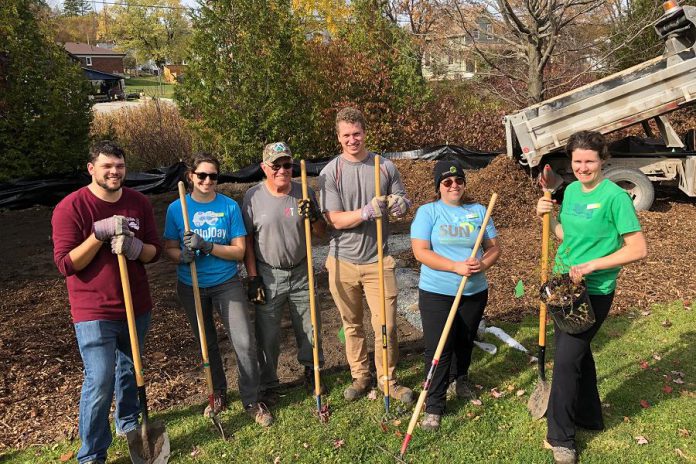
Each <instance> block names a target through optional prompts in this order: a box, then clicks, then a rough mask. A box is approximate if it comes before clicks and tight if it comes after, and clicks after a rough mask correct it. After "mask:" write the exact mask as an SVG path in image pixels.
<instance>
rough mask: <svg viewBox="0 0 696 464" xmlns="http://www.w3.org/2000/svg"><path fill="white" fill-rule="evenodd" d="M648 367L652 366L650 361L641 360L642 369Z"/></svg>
mask: <svg viewBox="0 0 696 464" xmlns="http://www.w3.org/2000/svg"><path fill="white" fill-rule="evenodd" d="M648 367H650V365H649V364H648V361H641V362H640V368H641V369H647V368H648Z"/></svg>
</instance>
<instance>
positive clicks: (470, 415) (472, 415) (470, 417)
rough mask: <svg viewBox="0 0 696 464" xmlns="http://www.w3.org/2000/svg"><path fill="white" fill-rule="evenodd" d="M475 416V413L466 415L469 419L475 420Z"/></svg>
mask: <svg viewBox="0 0 696 464" xmlns="http://www.w3.org/2000/svg"><path fill="white" fill-rule="evenodd" d="M475 415H476V414H474V413H473V412H467V413H466V417H467V419H473V418H474V416H475Z"/></svg>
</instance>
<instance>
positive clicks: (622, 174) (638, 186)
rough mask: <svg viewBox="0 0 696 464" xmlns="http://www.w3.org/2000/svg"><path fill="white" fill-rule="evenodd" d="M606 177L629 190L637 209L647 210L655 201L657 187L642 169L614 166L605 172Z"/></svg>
mask: <svg viewBox="0 0 696 464" xmlns="http://www.w3.org/2000/svg"><path fill="white" fill-rule="evenodd" d="M604 177H606V178H607V179H609V180H610V181H612V182H614V183H615V184H617V185H618V186H619V187H621V188H623V189H624V190H626V192H628V194H629V195H630V196H631V199H632V200H633V206H635V208H636V211H647V210H649V209H650V207H651V206H652V204H653V201H655V188H654V187H653V184H652V182H650V179H648V176H646V175H645V174H643V173H642V172H641V171H640V169H634V168H622V167H614V168H609V169H607V170H606V171H605V172H604Z"/></svg>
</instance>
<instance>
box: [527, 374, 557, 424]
mask: <svg viewBox="0 0 696 464" xmlns="http://www.w3.org/2000/svg"><path fill="white" fill-rule="evenodd" d="M549 396H551V384H550V383H548V382H546V381H545V380H541V379H539V383H537V386H536V387H535V388H534V391H533V392H532V394H531V395H530V396H529V401H527V409H528V410H529V413H530V414H531V415H532V419H534V420H538V419H541V418H542V417H544V416H545V415H546V409H547V408H548V407H549Z"/></svg>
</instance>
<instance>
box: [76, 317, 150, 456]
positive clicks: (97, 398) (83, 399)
mask: <svg viewBox="0 0 696 464" xmlns="http://www.w3.org/2000/svg"><path fill="white" fill-rule="evenodd" d="M150 318H151V313H150V312H148V313H146V314H143V315H142V316H139V317H137V318H136V320H135V326H136V330H137V332H138V341H139V345H140V350H141V351H142V349H143V344H144V341H145V333H146V332H147V329H148V327H149V326H150ZM75 334H76V335H77V345H78V346H79V348H80V356H82V363H83V364H84V381H83V382H82V394H81V395H80V419H79V429H80V430H79V431H80V440H82V446H81V447H80V450H79V451H78V452H77V460H78V462H80V463H83V462H87V461H91V460H94V459H102V460H104V461H105V460H106V451H107V449H108V448H109V445H111V428H110V426H109V410H110V409H111V400H112V398H113V396H114V390H115V393H116V412H115V413H114V419H115V422H116V430H117V431H119V432H124V433H125V432H130V431H131V430H133V429H135V428H136V427H137V426H138V415H139V413H140V402H139V401H138V387H137V385H136V383H135V372H134V368H133V357H132V355H131V346H130V339H129V336H128V324H127V322H126V321H86V322H78V323H76V324H75Z"/></svg>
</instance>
